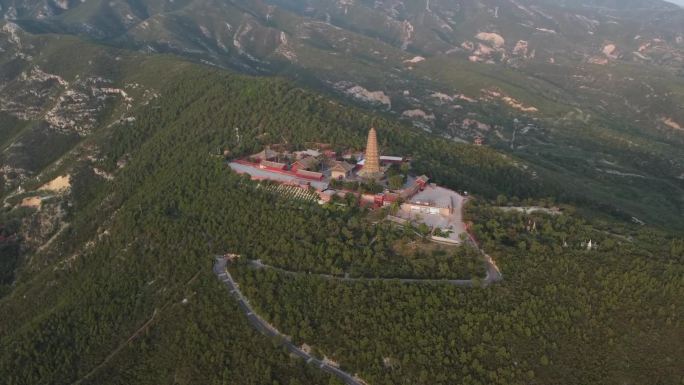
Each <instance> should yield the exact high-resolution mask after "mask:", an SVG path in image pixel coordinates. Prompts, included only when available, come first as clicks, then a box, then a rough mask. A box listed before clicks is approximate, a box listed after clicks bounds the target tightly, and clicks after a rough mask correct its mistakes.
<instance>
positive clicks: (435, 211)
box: [397, 185, 466, 243]
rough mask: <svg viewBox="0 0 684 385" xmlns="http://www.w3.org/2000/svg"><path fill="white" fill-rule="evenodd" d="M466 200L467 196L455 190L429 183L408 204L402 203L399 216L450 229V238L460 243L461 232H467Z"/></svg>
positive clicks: (445, 229) (433, 226)
mask: <svg viewBox="0 0 684 385" xmlns="http://www.w3.org/2000/svg"><path fill="white" fill-rule="evenodd" d="M464 202H465V198H464V197H463V196H462V195H460V194H459V193H457V192H455V191H453V190H449V189H447V188H444V187H439V186H435V185H429V186H427V187H426V188H425V189H424V190H423V191H420V192H419V193H417V194H416V195H414V196H413V197H412V198H411V199H410V200H409V201H408V202H407V204H404V205H402V209H401V210H399V213H398V214H397V216H398V217H400V218H403V219H408V220H412V221H415V222H418V223H425V224H426V225H428V226H430V227H432V228H435V227H436V228H439V229H442V230H444V231H447V230H450V231H451V233H450V234H449V236H448V239H449V240H451V241H452V242H458V243H460V242H461V238H460V237H461V234H463V233H465V232H466V226H465V223H464V222H463V203H464ZM449 208H450V209H449Z"/></svg>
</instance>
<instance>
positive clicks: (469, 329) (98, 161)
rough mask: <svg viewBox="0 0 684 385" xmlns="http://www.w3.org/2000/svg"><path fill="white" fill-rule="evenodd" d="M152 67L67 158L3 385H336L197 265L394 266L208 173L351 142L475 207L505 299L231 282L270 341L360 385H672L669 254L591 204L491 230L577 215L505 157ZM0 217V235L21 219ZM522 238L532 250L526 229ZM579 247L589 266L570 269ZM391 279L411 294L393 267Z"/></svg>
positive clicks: (34, 256)
mask: <svg viewBox="0 0 684 385" xmlns="http://www.w3.org/2000/svg"><path fill="white" fill-rule="evenodd" d="M120 54H121V56H122V60H124V61H125V60H127V58H126V53H125V52H121V53H120ZM151 58H152V59H151V60H153V62H145V63H141V64H140V68H139V71H136V72H135V73H136V74H137V75H136V76H138V78H137V79H136V80H137V81H138V82H140V83H142V84H148V85H154V87H155V88H154V92H155V93H156V95H157V96H155V97H153V98H150V99H148V102H147V103H140V104H139V105H136V106H135V108H132V109H131V110H130V111H129V113H128V115H127V117H128V118H132V119H112V121H111V123H110V124H107V125H106V126H102V129H101V130H98V132H97V133H96V134H93V135H89V136H86V137H83V138H81V139H80V141H79V145H78V146H79V147H78V148H90V149H94V150H93V151H92V152H91V153H88V154H96V156H92V157H91V158H92V159H91V158H87V156H85V155H84V156H83V157H79V156H75V159H76V160H74V161H72V162H69V163H68V166H69V167H73V168H70V169H69V170H70V171H71V172H72V173H73V175H74V183H73V186H72V189H71V191H70V192H69V194H71V196H72V200H71V201H70V202H71V204H69V205H67V206H68V207H67V208H66V209H65V215H66V217H65V220H66V221H67V222H68V223H69V225H68V226H65V227H64V228H63V229H62V230H61V231H59V232H56V235H55V236H54V238H53V239H52V241H51V242H49V243H48V244H47V246H45V247H40V248H36V249H32V250H31V253H30V254H28V255H26V256H24V258H22V260H21V261H20V262H18V265H19V266H20V268H19V270H18V272H17V274H16V277H14V278H15V279H9V280H7V281H8V285H7V287H6V290H5V291H4V292H3V294H4V295H3V297H2V298H0V346H2V347H3V349H2V350H0V378H2V379H3V381H4V382H5V383H7V384H10V385H19V384H37V383H38V384H122V385H123V384H127V385H128V384H141V385H142V384H160V383H173V384H254V385H257V384H258V385H262V384H281V385H294V384H302V385H304V384H307V385H308V384H335V383H337V382H336V381H337V379H334V378H330V377H328V376H327V375H325V374H323V373H322V372H320V371H318V370H317V369H316V368H315V367H311V366H307V365H306V364H305V363H304V362H303V361H301V360H298V359H296V358H293V357H290V356H288V354H287V353H286V352H285V351H284V350H283V349H282V348H281V347H280V346H279V345H278V343H277V341H270V340H269V339H267V338H266V337H263V336H262V335H260V334H259V333H257V332H256V331H254V330H252V329H251V327H250V325H249V324H248V323H247V320H246V318H245V317H244V316H243V314H242V313H241V312H240V311H239V309H238V306H237V303H236V302H235V301H234V300H233V299H232V298H231V297H230V296H229V295H228V293H227V292H226V291H225V287H223V286H222V285H221V284H220V283H219V281H218V280H217V279H216V277H215V276H214V275H213V274H212V269H211V267H212V262H213V259H214V256H215V255H216V254H223V253H226V252H231V253H238V254H242V255H243V256H244V257H246V258H262V257H264V258H265V259H266V260H268V261H270V262H273V263H274V264H280V265H283V266H293V265H296V266H297V267H298V268H299V269H301V270H313V271H325V272H331V273H336V274H337V273H340V272H346V271H347V270H352V272H356V273H358V274H363V273H368V272H370V274H375V273H377V270H373V269H377V266H380V265H382V264H387V263H388V260H389V258H390V257H392V256H393V255H392V254H390V253H391V251H392V249H391V241H393V240H394V238H393V237H397V236H398V235H397V234H396V233H394V231H396V230H394V229H391V228H389V227H384V226H382V225H380V226H375V227H373V226H372V224H371V223H369V221H368V219H367V217H366V214H365V212H364V211H363V210H362V209H358V208H348V209H344V210H331V209H328V208H325V207H321V206H318V205H316V204H315V203H311V204H309V203H298V204H292V203H287V202H284V201H282V200H279V199H278V197H277V196H274V194H272V193H270V192H269V191H267V190H265V189H260V188H257V187H256V185H255V183H253V182H251V181H249V180H248V179H246V178H245V177H242V176H239V175H236V174H234V173H232V172H231V171H230V170H229V168H228V167H226V164H225V158H224V155H223V154H224V151H225V150H227V151H228V154H229V157H237V156H241V155H245V154H249V153H252V152H254V151H257V150H259V149H261V148H262V147H263V146H264V145H266V144H274V143H284V142H286V143H289V144H291V145H292V146H294V147H300V148H303V147H304V144H305V143H306V142H311V141H316V142H328V143H331V144H332V146H334V147H342V148H345V147H355V148H359V149H360V148H362V147H363V146H364V143H365V140H364V137H365V133H366V132H367V129H368V127H370V126H371V125H374V126H376V127H377V128H378V135H379V136H380V138H381V139H380V146H381V148H382V150H383V151H385V152H386V153H398V154H403V155H407V156H411V157H413V159H414V165H413V167H414V172H416V173H426V174H428V175H430V176H431V177H432V178H433V180H434V181H436V182H438V183H441V184H444V185H446V186H448V187H451V188H454V189H458V190H467V191H469V192H470V193H471V194H472V195H473V196H474V198H475V199H476V200H477V201H476V202H479V203H474V204H473V205H472V206H471V207H470V208H469V211H468V213H469V219H470V220H471V221H472V222H474V227H473V228H474V231H475V233H476V236H477V237H478V238H480V239H481V241H482V243H483V245H484V247H485V248H487V249H488V250H489V252H491V253H492V254H493V255H495V257H496V258H497V259H498V260H499V261H501V265H502V270H503V271H504V274H505V276H506V280H505V281H504V282H503V283H502V284H501V285H498V286H492V287H489V288H474V289H469V288H456V287H452V286H443V285H427V286H424V285H420V284H418V285H405V284H400V283H398V282H387V283H382V284H380V283H378V284H366V283H354V284H347V283H339V282H337V281H321V280H317V279H315V278H313V277H312V278H310V279H307V278H304V279H299V278H288V277H279V276H277V275H276V274H271V273H255V272H254V271H251V270H242V268H240V267H238V268H237V269H235V272H236V277H237V278H238V280H239V282H240V283H242V285H243V287H244V290H245V292H246V293H247V294H248V295H249V296H250V298H253V301H254V304H255V306H257V307H258V308H259V309H260V310H262V311H263V312H264V314H265V315H267V316H268V317H269V319H270V320H271V321H272V322H273V323H274V324H275V325H277V326H278V327H279V328H281V329H282V330H283V331H284V332H285V333H288V334H290V335H291V336H292V337H293V339H294V340H295V341H296V342H307V343H311V344H313V345H314V346H315V348H316V349H317V350H318V351H319V352H320V353H321V354H325V355H328V356H329V357H332V358H335V359H337V360H339V361H340V364H341V365H342V367H343V368H345V369H346V370H347V371H349V372H351V373H358V374H359V375H360V376H361V377H362V378H365V379H367V380H369V383H370V384H395V383H403V382H405V381H410V382H411V383H418V384H454V383H463V384H491V383H497V384H549V383H558V384H561V383H562V384H578V385H579V384H587V383H596V384H623V383H628V384H632V383H633V384H638V383H645V382H655V383H664V384H678V383H681V381H682V371H681V368H682V366H681V360H680V359H679V358H681V357H683V356H684V352H682V347H681V345H680V344H677V343H673V341H680V340H682V339H683V338H684V320H682V317H681V309H682V306H684V305H683V304H682V298H684V282H683V281H682V280H683V277H684V274H683V273H684V272H683V271H682V266H683V264H682V262H683V259H682V258H684V255H683V253H684V247H683V246H682V239H681V236H680V235H678V234H676V233H672V232H669V231H667V230H663V229H656V228H652V227H641V226H637V225H634V224H630V223H629V222H621V221H617V220H616V219H615V218H613V217H610V216H605V215H604V213H603V212H596V213H594V214H595V216H594V217H592V218H591V219H586V218H584V217H583V216H582V214H581V213H582V209H583V208H587V207H589V208H591V206H580V209H579V210H576V209H575V208H573V207H572V206H569V205H568V206H567V208H566V212H564V214H563V215H562V216H559V217H557V218H549V217H546V216H541V215H539V216H538V215H534V216H522V214H521V215H517V214H507V215H504V214H503V213H496V214H495V212H494V211H493V210H495V209H494V208H492V207H491V206H492V205H493V202H494V201H499V203H500V204H508V203H509V201H510V203H511V204H519V203H520V202H521V200H527V202H526V203H530V204H536V203H540V202H541V201H548V200H553V198H554V197H567V199H565V204H566V205H567V202H575V201H577V202H580V200H579V199H577V200H575V198H574V196H573V194H570V193H567V192H565V191H564V186H566V185H567V184H561V183H560V181H557V180H556V179H554V178H551V177H547V176H546V175H542V174H539V173H535V169H534V167H533V166H531V165H529V164H527V163H526V162H524V161H523V160H521V159H519V158H515V157H513V156H511V155H503V154H501V153H499V152H497V151H495V150H493V149H491V148H486V147H475V146H471V145H467V144H457V143H454V142H452V141H449V140H447V139H442V138H436V137H434V136H430V135H427V134H426V133H424V132H421V131H419V130H415V129H414V128H412V127H409V126H407V125H405V124H403V123H401V122H399V121H397V120H396V119H395V118H393V117H392V116H390V115H379V114H374V113H371V112H369V111H367V110H361V109H358V108H354V107H350V106H348V105H346V104H344V103H342V102H340V101H338V100H335V99H330V98H329V97H326V96H323V95H320V94H316V93H312V92H310V91H307V90H304V89H302V88H300V87H299V86H298V85H296V84H293V83H290V82H288V81H286V80H283V79H274V78H253V77H246V76H240V75H235V74H232V73H230V72H227V71H224V70H220V69H217V68H214V67H210V66H205V65H197V64H190V63H187V62H179V61H177V59H174V58H171V57H166V56H151ZM128 59H130V58H128ZM125 62H128V61H125ZM128 63H130V62H128ZM55 71H56V69H55ZM161 80H163V81H161ZM82 158H83V159H86V158H87V159H86V160H85V161H83V159H82ZM81 161H83V162H81ZM65 167H66V166H65ZM95 169H97V170H100V171H99V172H104V173H105V174H103V175H111V178H103V177H99V178H96V177H95V176H94V170H95ZM565 183H567V181H566V182H565ZM580 203H581V202H580ZM12 207H13V206H12ZM12 207H7V208H5V209H4V212H3V221H4V220H5V218H7V221H8V222H9V221H10V219H11V217H12V216H14V215H17V216H22V215H30V214H31V213H34V212H35V209H31V208H26V207H24V208H20V209H15V208H12ZM32 210H33V211H32ZM530 220H532V221H536V228H537V229H539V230H535V232H531V231H529V230H527V226H529V221H530ZM340 234H342V236H340ZM345 234H346V235H345ZM364 237H366V238H368V237H371V238H377V239H379V240H377V241H376V243H373V245H372V246H371V245H370V241H369V243H368V244H365V243H364V240H363V239H364ZM587 238H591V239H593V240H595V241H597V242H599V243H600V244H601V245H602V246H601V248H600V249H599V250H598V251H589V250H586V247H583V246H582V245H581V242H586V241H587ZM292 240H296V242H293V241H292ZM21 241H25V240H21ZM564 243H567V244H568V246H564ZM2 250H3V265H0V266H3V268H4V267H5V266H4V260H5V258H4V257H5V254H4V250H5V249H2ZM393 262H395V263H396V265H397V266H396V269H397V270H399V271H403V272H404V273H405V274H409V275H411V274H416V275H419V274H420V272H419V271H418V272H416V271H412V270H413V269H414V268H415V267H414V266H412V265H411V263H410V262H411V261H410V260H409V258H407V259H406V260H401V259H398V260H395V261H393ZM13 264H14V263H13ZM2 273H3V275H0V277H3V279H4V274H5V273H6V272H5V271H3V272H2ZM446 273H449V271H447V272H446ZM10 283H11V284H10Z"/></svg>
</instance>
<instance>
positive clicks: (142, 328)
mask: <svg viewBox="0 0 684 385" xmlns="http://www.w3.org/2000/svg"><path fill="white" fill-rule="evenodd" d="M201 272H202V270H200V271H198V272H197V273H196V274H195V275H193V276H192V278H190V280H188V281H187V282H186V283H184V284H183V285H182V286H181V287H186V286H188V285H190V284H191V283H193V282H194V281H195V280H196V279H197V278H198V277H199V275H200V273H201ZM176 304H177V303H174V302H173V301H169V302H167V303H166V304H165V305H164V306H162V308H161V309H158V308H155V309H154V312H152V316H151V317H150V318H149V319H148V320H147V321H145V323H144V324H143V325H142V326H140V327H139V328H138V329H137V330H136V331H134V332H133V334H131V335H130V336H129V337H128V338H127V339H126V341H124V342H122V343H121V344H119V346H117V347H116V349H114V350H113V351H112V352H111V353H109V354H108V355H107V357H105V359H104V360H102V362H100V363H99V364H98V365H97V366H95V367H94V368H93V369H92V370H90V371H89V372H88V373H86V374H85V375H84V376H83V377H81V378H80V379H78V380H76V381H74V382H73V383H72V384H71V385H80V384H82V383H83V381H86V380H88V379H89V378H90V377H92V376H93V375H94V374H95V373H97V371H98V370H100V369H101V368H103V367H104V366H105V365H106V364H107V363H109V361H111V360H112V359H113V358H114V357H115V356H116V355H117V354H119V352H120V351H121V350H123V349H124V348H125V347H127V346H128V344H130V343H131V342H132V341H133V340H135V339H136V338H138V337H139V336H140V334H141V333H143V332H144V331H145V330H147V329H148V328H149V327H150V326H152V324H153V323H154V322H155V321H156V320H157V319H159V317H160V315H161V313H162V312H164V310H166V309H168V308H169V307H173V306H174V305H176Z"/></svg>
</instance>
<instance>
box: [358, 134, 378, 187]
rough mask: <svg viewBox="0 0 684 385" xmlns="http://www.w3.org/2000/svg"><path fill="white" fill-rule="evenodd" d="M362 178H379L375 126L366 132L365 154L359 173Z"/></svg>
mask: <svg viewBox="0 0 684 385" xmlns="http://www.w3.org/2000/svg"><path fill="white" fill-rule="evenodd" d="M359 174H360V175H361V176H362V177H364V178H373V179H376V178H381V177H382V171H381V170H380V155H379V154H378V134H377V132H376V131H375V128H373V127H371V129H370V131H369V132H368V142H367V143H366V156H365V160H364V164H363V168H362V169H361V172H360V173H359Z"/></svg>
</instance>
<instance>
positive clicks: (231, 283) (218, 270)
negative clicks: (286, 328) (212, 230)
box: [214, 256, 365, 385]
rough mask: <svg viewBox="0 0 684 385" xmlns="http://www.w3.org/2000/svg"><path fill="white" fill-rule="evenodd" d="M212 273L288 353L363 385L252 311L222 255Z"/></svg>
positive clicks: (351, 383)
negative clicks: (290, 338)
mask: <svg viewBox="0 0 684 385" xmlns="http://www.w3.org/2000/svg"><path fill="white" fill-rule="evenodd" d="M214 274H216V276H217V277H218V278H219V279H220V280H221V281H222V282H223V283H224V284H226V286H227V287H228V291H229V292H230V293H231V295H232V296H233V297H234V298H235V299H236V300H237V301H238V305H239V306H240V309H241V310H242V311H243V312H244V313H245V315H247V320H248V321H249V323H250V324H251V325H252V326H254V328H256V329H257V330H258V331H259V332H261V333H262V334H265V335H267V336H269V337H277V338H280V339H281V340H282V343H283V345H284V346H285V347H286V348H287V350H288V351H289V352H290V353H292V354H294V355H296V356H297V357H300V358H301V359H303V360H305V361H306V362H307V363H308V364H312V365H316V367H318V368H319V369H320V370H322V371H324V372H326V373H330V374H332V375H334V376H336V377H338V378H339V379H341V380H342V381H344V383H345V384H347V385H365V383H364V382H363V381H362V380H359V379H358V378H356V377H354V376H352V375H351V374H349V373H347V372H345V371H343V370H341V369H339V368H336V367H334V366H332V365H330V364H327V363H325V362H323V361H321V360H319V359H318V358H315V357H313V356H311V355H310V354H309V353H307V352H305V351H303V350H302V349H301V348H299V347H297V346H296V345H295V344H293V343H292V342H290V340H289V337H288V336H286V335H284V334H283V333H281V332H280V331H278V329H276V328H274V327H273V326H271V325H270V324H269V323H268V322H266V321H265V320H264V319H263V318H261V317H260V316H259V315H258V314H257V313H256V312H254V309H252V306H251V305H250V304H249V301H248V300H247V298H245V296H244V295H242V292H241V291H240V289H239V288H238V284H237V283H236V282H235V280H233V277H232V276H231V275H230V272H229V271H228V269H226V260H225V259H224V258H223V257H220V256H218V257H216V261H215V263H214Z"/></svg>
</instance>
